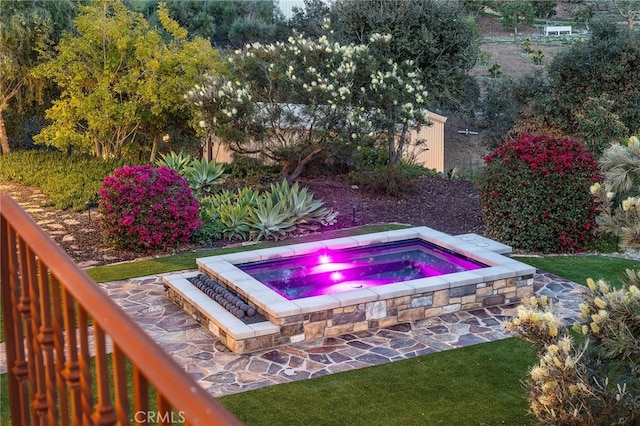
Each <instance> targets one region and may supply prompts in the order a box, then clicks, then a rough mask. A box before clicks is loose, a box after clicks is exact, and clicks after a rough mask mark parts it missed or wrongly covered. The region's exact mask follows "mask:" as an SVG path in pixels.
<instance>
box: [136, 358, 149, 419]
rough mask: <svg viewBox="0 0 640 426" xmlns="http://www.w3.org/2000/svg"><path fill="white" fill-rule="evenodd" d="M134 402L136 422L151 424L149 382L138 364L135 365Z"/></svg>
mask: <svg viewBox="0 0 640 426" xmlns="http://www.w3.org/2000/svg"><path fill="white" fill-rule="evenodd" d="M133 403H134V407H135V409H134V421H135V422H136V424H141V425H146V424H149V423H148V417H149V384H148V383H147V379H146V378H145V377H144V375H143V374H142V372H141V371H140V370H139V369H138V366H136V365H134V366H133Z"/></svg>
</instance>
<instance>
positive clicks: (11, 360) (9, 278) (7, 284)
mask: <svg viewBox="0 0 640 426" xmlns="http://www.w3.org/2000/svg"><path fill="white" fill-rule="evenodd" d="M0 226H1V228H0V235H1V236H2V244H1V245H0V249H1V250H2V252H3V253H4V256H6V258H7V263H8V264H7V265H6V266H4V265H3V266H4V267H2V268H0V278H1V280H2V311H3V312H4V315H5V316H6V317H5V321H4V329H5V339H6V342H7V344H6V345H5V349H6V354H7V368H8V370H9V371H10V372H11V374H9V375H8V376H9V394H10V395H15V398H12V399H11V401H10V403H11V413H12V422H13V424H14V425H21V424H26V423H28V422H29V406H28V401H29V399H28V392H29V390H28V388H27V386H28V384H27V361H26V357H25V353H24V335H23V332H22V331H23V330H22V318H21V316H20V312H19V310H18V306H19V300H20V278H19V270H18V269H19V265H20V262H19V260H18V246H17V241H16V233H15V231H14V230H13V228H11V227H10V226H9V222H8V221H7V220H6V219H5V218H4V217H1V218H0ZM4 256H3V257H4Z"/></svg>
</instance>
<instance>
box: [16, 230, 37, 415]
mask: <svg viewBox="0 0 640 426" xmlns="http://www.w3.org/2000/svg"><path fill="white" fill-rule="evenodd" d="M18 250H19V253H20V281H21V284H22V285H21V286H20V301H19V305H18V310H19V311H20V316H21V317H22V321H24V324H25V327H24V329H25V332H26V336H25V337H26V343H27V351H26V352H27V353H26V355H27V358H26V359H27V377H28V382H27V383H25V385H27V387H28V388H29V408H30V416H32V421H36V419H38V412H37V404H36V400H37V392H38V380H37V374H36V363H37V358H36V353H37V352H36V348H35V344H34V342H35V335H36V333H37V328H36V330H35V332H34V328H35V326H34V323H33V315H32V311H31V288H32V285H31V283H32V281H33V280H34V271H33V268H32V265H33V264H34V263H33V259H31V257H30V254H31V253H30V252H31V250H30V247H29V246H28V245H27V244H26V243H25V241H24V240H23V239H22V238H18ZM28 384H31V386H28Z"/></svg>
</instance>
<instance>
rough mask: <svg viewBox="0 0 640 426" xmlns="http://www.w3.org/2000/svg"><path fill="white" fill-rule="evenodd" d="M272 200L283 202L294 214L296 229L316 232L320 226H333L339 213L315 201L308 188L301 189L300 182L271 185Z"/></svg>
mask: <svg viewBox="0 0 640 426" xmlns="http://www.w3.org/2000/svg"><path fill="white" fill-rule="evenodd" d="M270 194H271V198H272V199H273V201H274V203H277V202H283V203H284V204H285V206H286V207H287V208H288V209H289V210H290V211H291V212H292V214H293V217H294V221H295V224H296V227H298V228H300V229H303V230H313V231H315V230H316V229H318V228H319V227H320V225H331V224H332V223H334V222H335V220H336V216H337V213H335V212H333V211H332V210H331V209H328V208H326V207H323V206H324V202H323V201H321V200H314V199H313V194H311V193H309V192H308V188H307V187H303V188H300V186H299V185H298V182H296V183H294V184H293V186H290V185H289V183H288V182H287V181H286V180H284V181H282V183H280V184H279V185H275V184H271V191H270Z"/></svg>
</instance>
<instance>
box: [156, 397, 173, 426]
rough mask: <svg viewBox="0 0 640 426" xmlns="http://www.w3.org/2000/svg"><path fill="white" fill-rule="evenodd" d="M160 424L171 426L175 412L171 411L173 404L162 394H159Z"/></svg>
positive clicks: (158, 411) (158, 410)
mask: <svg viewBox="0 0 640 426" xmlns="http://www.w3.org/2000/svg"><path fill="white" fill-rule="evenodd" d="M157 400H158V409H157V410H156V411H157V414H158V424H159V425H161V426H170V425H172V424H173V411H172V409H171V404H169V402H168V401H167V400H166V398H165V397H164V396H162V394H160V392H158V398H157Z"/></svg>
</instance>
